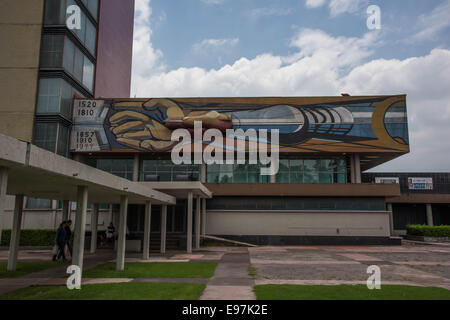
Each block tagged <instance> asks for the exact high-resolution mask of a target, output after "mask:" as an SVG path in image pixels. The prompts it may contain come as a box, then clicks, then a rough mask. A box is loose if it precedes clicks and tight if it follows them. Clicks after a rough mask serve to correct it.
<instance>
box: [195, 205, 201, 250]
mask: <svg viewBox="0 0 450 320" xmlns="http://www.w3.org/2000/svg"><path fill="white" fill-rule="evenodd" d="M201 201H202V199H200V197H199V196H197V201H196V204H195V249H200V226H201V221H200V218H201V217H200V212H201V211H200V207H201V204H202V203H201Z"/></svg>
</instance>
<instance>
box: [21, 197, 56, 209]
mask: <svg viewBox="0 0 450 320" xmlns="http://www.w3.org/2000/svg"><path fill="white" fill-rule="evenodd" d="M51 207H52V200H49V199H38V198H27V203H26V208H27V209H50V208H51Z"/></svg>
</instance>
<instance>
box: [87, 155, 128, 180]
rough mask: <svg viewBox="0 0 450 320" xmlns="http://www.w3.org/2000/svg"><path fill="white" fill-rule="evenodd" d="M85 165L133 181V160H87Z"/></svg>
mask: <svg viewBox="0 0 450 320" xmlns="http://www.w3.org/2000/svg"><path fill="white" fill-rule="evenodd" d="M86 164H87V165H90V166H92V167H95V168H97V169H100V170H103V171H106V172H109V173H111V174H113V175H116V176H119V177H122V178H125V179H128V180H133V167H134V160H133V159H104V158H89V159H87V160H86Z"/></svg>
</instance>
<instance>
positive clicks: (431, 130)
mask: <svg viewBox="0 0 450 320" xmlns="http://www.w3.org/2000/svg"><path fill="white" fill-rule="evenodd" d="M210 40H212V39H210ZM216 40H217V39H216ZM378 42H379V39H378V36H377V34H376V33H373V32H370V33H367V34H366V35H364V36H362V37H360V38H358V37H333V36H331V35H329V34H327V33H325V32H323V31H321V30H311V29H303V30H300V31H298V33H297V34H296V35H295V36H294V37H293V38H292V40H291V47H292V48H294V50H295V51H296V52H295V53H294V54H292V55H290V56H278V55H273V54H261V55H258V56H257V57H254V58H251V59H249V58H246V57H242V58H240V59H238V60H237V61H235V62H234V63H232V64H228V65H225V66H223V67H221V68H219V69H210V70H206V69H203V68H199V67H193V68H178V69H175V70H170V71H163V70H162V71H161V70H160V71H155V72H151V73H143V72H137V73H135V74H134V79H133V80H134V83H135V84H136V85H135V86H134V87H133V88H134V90H135V92H134V93H136V94H137V95H138V96H143V97H161V96H166V97H177V96H178V97H180V96H270V95H272V96H311V95H318V96H322V95H339V94H340V93H341V92H348V93H350V94H352V95H375V94H401V93H406V94H408V115H409V128H410V140H411V150H412V153H411V154H409V155H406V156H403V157H400V158H399V159H396V160H393V161H391V162H389V163H387V164H385V165H383V166H381V167H380V170H399V171H404V170H410V171H430V170H441V171H442V170H450V163H449V162H448V159H450V139H448V136H449V134H450V130H449V128H448V123H450V90H448V83H450V50H445V49H434V50H432V51H431V52H429V53H428V54H427V55H425V56H422V57H411V58H408V59H404V60H397V59H391V60H385V59H376V60H370V57H371V54H372V53H373V51H374V48H376V46H377V45H378ZM212 43H216V44H220V43H221V42H220V41H217V42H214V41H209V42H208V41H207V42H205V44H212ZM430 155H432V156H430Z"/></svg>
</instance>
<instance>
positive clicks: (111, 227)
mask: <svg viewBox="0 0 450 320" xmlns="http://www.w3.org/2000/svg"><path fill="white" fill-rule="evenodd" d="M115 232H116V228H114V225H113V223H112V222H110V224H109V226H108V228H107V230H106V239H107V241H108V243H111V242H114V233H115Z"/></svg>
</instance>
